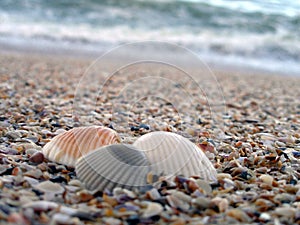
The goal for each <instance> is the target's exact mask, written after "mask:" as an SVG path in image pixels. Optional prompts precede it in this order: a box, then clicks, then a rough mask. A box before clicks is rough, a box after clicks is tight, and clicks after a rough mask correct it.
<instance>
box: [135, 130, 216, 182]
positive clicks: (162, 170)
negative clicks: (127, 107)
mask: <svg viewBox="0 0 300 225" xmlns="http://www.w3.org/2000/svg"><path fill="white" fill-rule="evenodd" d="M133 146H135V147H137V148H138V149H140V150H142V151H143V152H144V153H145V154H146V156H147V158H148V160H149V162H150V164H151V170H152V171H153V172H154V173H155V174H157V175H164V176H166V178H172V177H173V176H175V175H183V176H185V177H190V176H200V177H201V178H202V179H204V180H207V181H216V180H217V178H216V176H217V171H216V169H215V168H214V166H213V165H212V163H211V162H210V161H209V159H208V158H207V157H206V155H205V154H204V153H203V151H202V150H201V149H200V148H198V147H197V145H195V144H194V143H192V142H191V141H189V140H188V139H186V138H184V137H182V136H180V135H178V134H175V133H170V132H164V131H157V132H152V133H148V134H145V135H143V136H141V137H140V138H138V139H137V140H136V141H135V142H134V143H133Z"/></svg>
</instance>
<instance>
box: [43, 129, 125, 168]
mask: <svg viewBox="0 0 300 225" xmlns="http://www.w3.org/2000/svg"><path fill="white" fill-rule="evenodd" d="M119 142H120V137H119V135H118V134H117V132H115V131H114V130H112V129H110V128H107V127H102V126H90V127H77V128H73V129H71V130H69V131H67V132H64V133H61V134H59V135H57V136H55V137H54V138H53V139H52V140H51V141H50V142H48V143H47V144H46V145H45V146H44V147H43V149H42V152H43V154H44V155H45V157H46V158H47V159H49V160H50V161H54V162H57V163H61V164H65V165H67V166H70V167H74V166H75V163H76V161H77V160H78V159H79V158H80V157H82V156H84V155H86V154H88V153H89V152H91V151H93V150H94V149H97V148H99V147H102V146H105V145H109V144H114V143H119Z"/></svg>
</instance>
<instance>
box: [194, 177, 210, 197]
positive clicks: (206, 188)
mask: <svg viewBox="0 0 300 225" xmlns="http://www.w3.org/2000/svg"><path fill="white" fill-rule="evenodd" d="M196 183H197V184H198V186H199V188H200V189H201V190H202V191H203V193H204V194H206V195H210V194H211V192H212V188H211V186H210V185H209V183H208V182H207V181H204V180H199V179H198V180H196Z"/></svg>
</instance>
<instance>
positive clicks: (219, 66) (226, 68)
mask: <svg viewBox="0 0 300 225" xmlns="http://www.w3.org/2000/svg"><path fill="white" fill-rule="evenodd" d="M129 44H130V43H129ZM120 46H122V45H117V46H114V47H113V48H107V49H105V48H103V49H102V50H101V51H99V50H95V51H90V50H80V49H75V50H72V49H70V48H69V47H67V48H64V49H62V48H60V47H57V48H52V49H51V47H49V48H46V49H43V48H42V47H41V46H40V47H33V46H28V47H24V46H22V47H16V46H7V45H6V44H3V43H2V44H1V43H0V47H1V50H0V53H2V54H6V55H20V56H22V55H23V56H24V55H31V56H37V57H38V56H43V57H46V58H47V57H53V56H57V57H65V58H68V59H82V60H90V61H94V60H97V59H98V58H101V57H102V56H103V55H105V54H107V53H109V52H110V51H111V50H114V49H116V48H118V47H120ZM52 47H53V46H52ZM146 51H150V52H149V54H150V55H152V54H153V50H149V49H148V50H146ZM166 51H167V52H165V50H164V52H161V53H162V54H166V57H168V55H170V54H171V55H172V50H171V52H169V51H168V50H166ZM193 53H194V52H193ZM136 54H139V52H133V53H131V56H130V55H126V54H125V55H123V56H121V57H120V58H118V56H116V57H115V58H113V59H110V60H112V61H114V60H118V61H122V60H123V57H125V58H126V57H128V56H129V57H132V56H133V57H134V58H135V56H136ZM145 54H146V55H147V54H148V53H145ZM197 57H198V58H199V60H201V61H202V62H203V65H207V66H208V68H209V69H211V70H212V71H216V72H222V71H223V72H228V73H240V74H261V75H270V76H274V75H275V76H286V77H300V72H289V71H287V72H282V71H270V70H268V69H262V68H255V67H253V66H250V65H235V66H234V65H231V64H228V63H222V62H216V61H213V60H211V59H210V60H205V59H204V58H203V57H201V56H197ZM224 57H226V56H224ZM179 60H180V58H179ZM185 63H187V64H188V63H189V62H188V61H186V62H185Z"/></svg>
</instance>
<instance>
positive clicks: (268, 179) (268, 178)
mask: <svg viewBox="0 0 300 225" xmlns="http://www.w3.org/2000/svg"><path fill="white" fill-rule="evenodd" d="M259 179H260V180H261V181H262V182H264V183H266V184H268V185H270V186H272V184H273V180H274V178H273V177H272V176H270V175H268V174H263V175H261V176H260V177H259Z"/></svg>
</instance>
